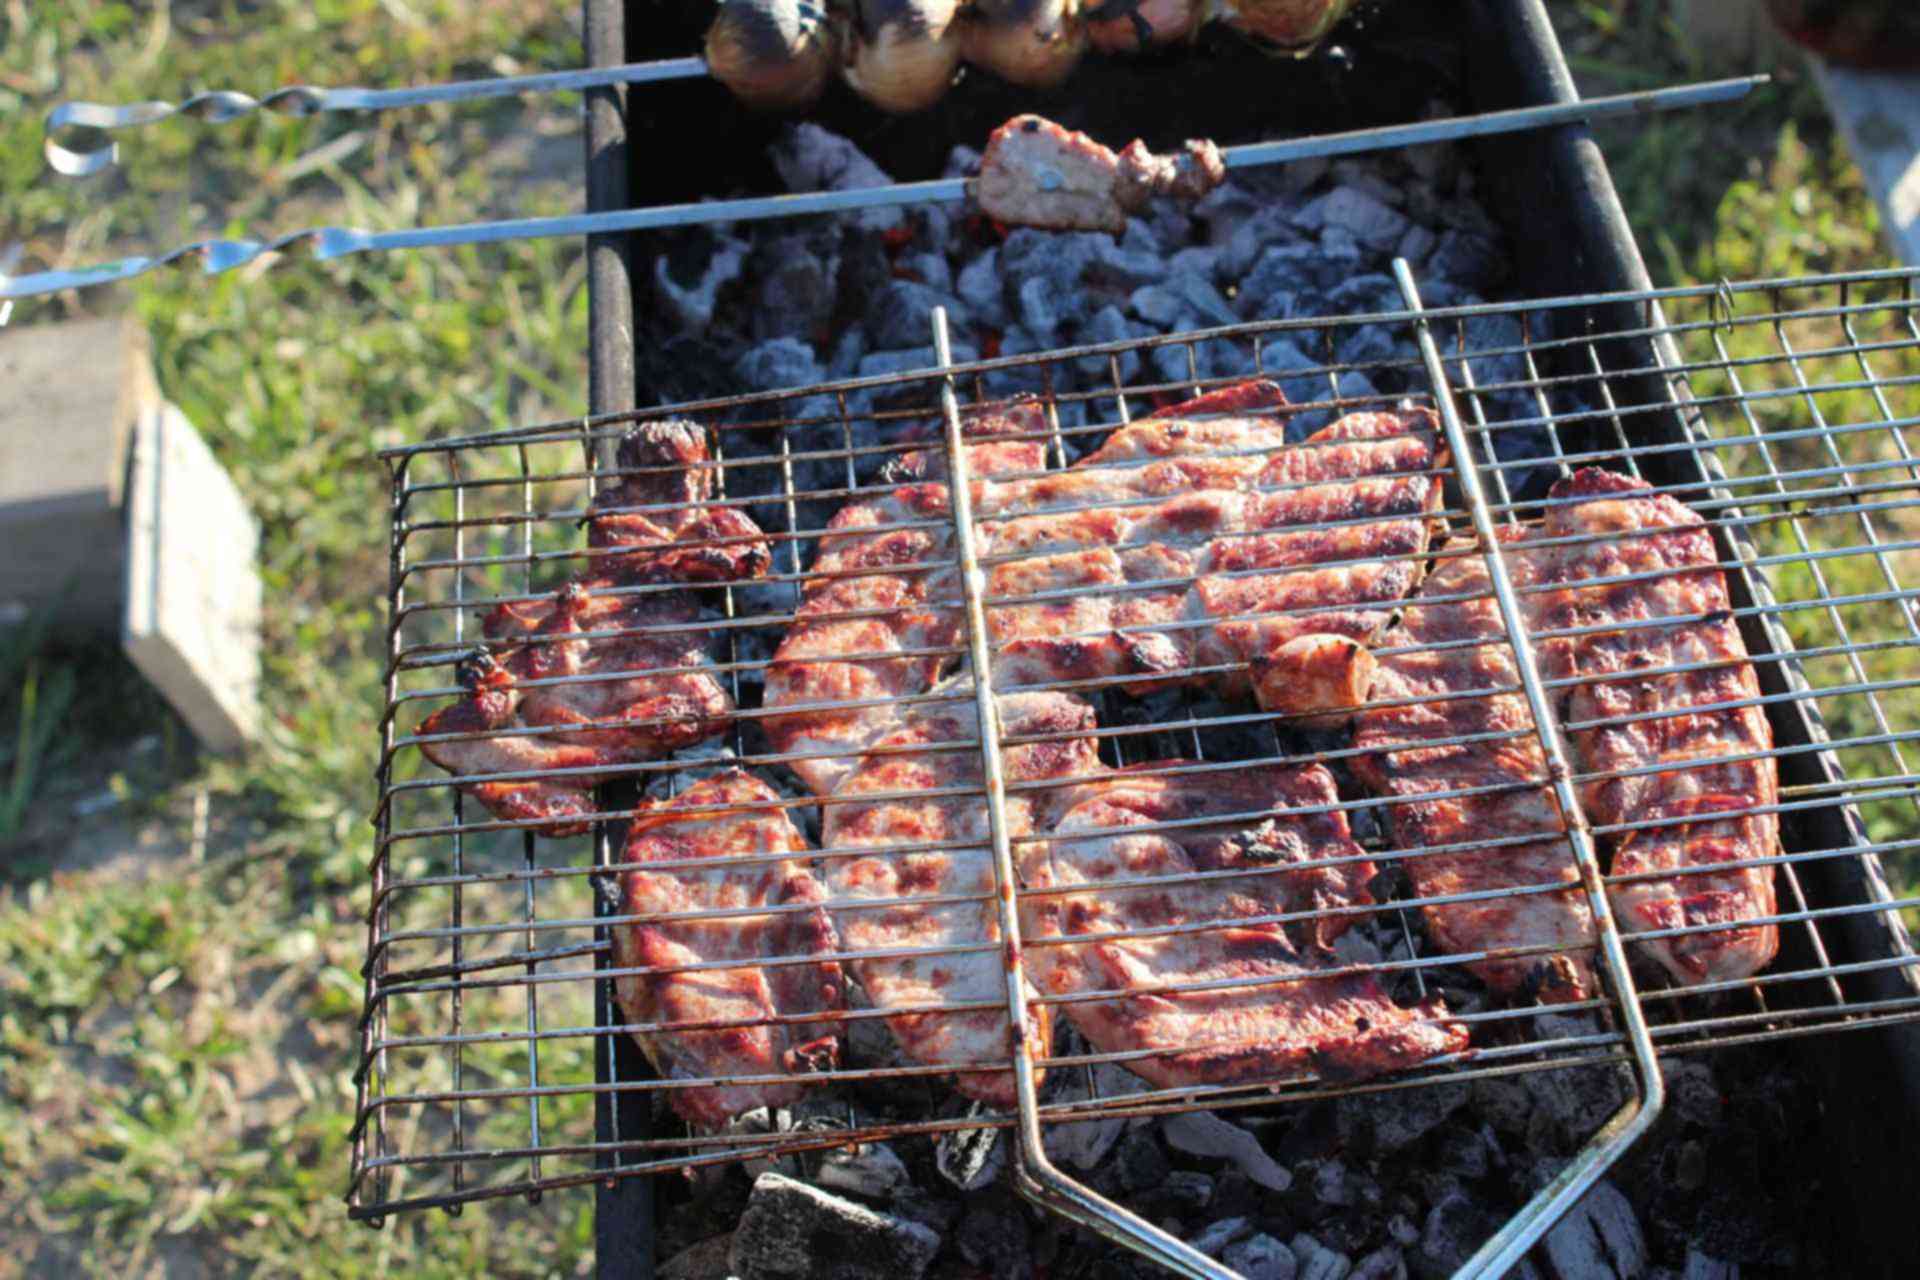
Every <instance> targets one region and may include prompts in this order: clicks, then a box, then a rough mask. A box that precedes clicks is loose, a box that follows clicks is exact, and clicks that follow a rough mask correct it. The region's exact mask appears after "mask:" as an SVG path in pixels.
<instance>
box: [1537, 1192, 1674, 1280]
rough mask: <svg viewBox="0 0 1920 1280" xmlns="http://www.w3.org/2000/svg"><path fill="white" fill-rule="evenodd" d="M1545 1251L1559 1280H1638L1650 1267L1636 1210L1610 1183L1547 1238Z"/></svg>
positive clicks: (1589, 1195) (1584, 1201) (1590, 1195)
mask: <svg viewBox="0 0 1920 1280" xmlns="http://www.w3.org/2000/svg"><path fill="white" fill-rule="evenodd" d="M1548 1168H1554V1167H1553V1166H1548ZM1555 1171H1556V1172H1557V1168H1556V1169H1555ZM1542 1172H1545V1170H1544V1169H1543V1170H1542ZM1541 1181H1542V1182H1544V1178H1543V1179H1541ZM1542 1247H1543V1248H1544V1249H1545V1250H1546V1254H1547V1257H1548V1259H1549V1260H1551V1261H1552V1263H1553V1269H1554V1271H1555V1272H1556V1273H1557V1274H1558V1275H1559V1277H1560V1280H1639V1277H1640V1276H1642V1275H1644V1274H1646V1270H1647V1264H1648V1261H1649V1259H1648V1256H1647V1242H1646V1237H1645V1236H1644V1235H1642V1234H1641V1231H1640V1221H1639V1219H1638V1218H1637V1217H1636V1216H1635V1215H1634V1212H1633V1205H1632V1204H1631V1203H1629V1202H1628V1200H1627V1198H1626V1197H1625V1196H1624V1195H1622V1194H1620V1191H1619V1189H1618V1188H1616V1187H1615V1186H1614V1185H1613V1184H1612V1183H1611V1182H1607V1181H1605V1180H1602V1181H1601V1182H1598V1183H1596V1184H1595V1185H1594V1188H1593V1190H1591V1191H1589V1192H1588V1193H1587V1194H1586V1195H1585V1196H1584V1197H1582V1198H1581V1200H1580V1203H1579V1204H1577V1205H1575V1206H1574V1207H1573V1209H1572V1211H1571V1212H1569V1213H1568V1214H1567V1216H1566V1217H1565V1218H1562V1219H1561V1220H1560V1222H1559V1224H1558V1225H1557V1226H1555V1227H1554V1229H1553V1230H1552V1231H1549V1232H1548V1233H1547V1236H1546V1240H1545V1241H1544V1243H1543V1246H1542Z"/></svg>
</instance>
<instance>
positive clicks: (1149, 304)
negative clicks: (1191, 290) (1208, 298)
mask: <svg viewBox="0 0 1920 1280" xmlns="http://www.w3.org/2000/svg"><path fill="white" fill-rule="evenodd" d="M1127 308H1128V309H1129V310H1130V311H1132V312H1133V314H1134V315H1136V316H1139V317H1140V318H1141V319H1142V320H1145V321H1146V322H1147V323H1148V324H1150V325H1152V326H1153V327H1154V328H1156V329H1158V330H1160V331H1161V332H1163V333H1164V332H1167V331H1168V330H1171V329H1177V328H1179V327H1180V321H1181V320H1182V319H1184V318H1185V317H1186V314H1187V312H1188V310H1189V308H1188V306H1187V302H1186V299H1184V298H1182V297H1181V296H1180V295H1179V294H1178V293H1175V292H1174V291H1173V290H1172V289H1170V288H1168V287H1167V286H1166V285H1163V284H1148V285H1142V286H1140V287H1139V288H1138V289H1135V290H1134V291H1133V292H1132V294H1130V295H1129V296H1128V298H1127Z"/></svg>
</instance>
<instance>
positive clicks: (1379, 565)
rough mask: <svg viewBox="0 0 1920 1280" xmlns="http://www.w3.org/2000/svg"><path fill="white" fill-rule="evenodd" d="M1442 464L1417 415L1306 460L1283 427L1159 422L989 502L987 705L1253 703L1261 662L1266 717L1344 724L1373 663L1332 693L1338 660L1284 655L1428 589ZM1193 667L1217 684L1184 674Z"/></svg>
mask: <svg viewBox="0 0 1920 1280" xmlns="http://www.w3.org/2000/svg"><path fill="white" fill-rule="evenodd" d="M1443 459H1444V454H1443V452H1442V450H1441V447H1440V445H1439V444H1438V442H1437V440H1436V438H1435V435H1434V432H1433V419H1432V415H1431V414H1429V413H1427V412H1426V411H1424V410H1408V411H1403V412H1397V413H1369V414H1351V415H1348V416H1347V417H1345V418H1342V419H1340V420H1339V421H1337V422H1335V423H1333V424H1332V425H1331V426H1328V427H1325V428H1323V429H1322V430H1320V431H1318V432H1315V433H1314V434H1313V435H1311V436H1309V437H1308V438H1307V439H1306V440H1305V441H1303V442H1302V443H1300V444H1298V445H1286V444H1285V443H1284V423H1283V422H1282V421H1280V420H1279V419H1278V418H1277V417H1272V416H1254V417H1228V418H1220V419H1196V420H1187V419H1147V420H1144V421H1142V422H1138V423H1134V424H1132V425H1130V426H1127V427H1122V428H1121V429H1120V430H1118V431H1116V432H1114V433H1113V435H1112V437H1111V438H1109V440H1108V441H1107V443H1106V444H1105V445H1104V446H1103V447H1102V448H1101V449H1099V450H1098V451H1096V452H1094V453H1092V454H1090V455H1088V456H1087V457H1086V458H1084V459H1082V460H1081V461H1080V462H1079V463H1077V464H1076V465H1075V466H1073V467H1071V468H1069V469H1068V470H1066V471H1064V472H1056V473H1053V474H1051V475H1047V476H1043V477H1039V478H1030V479H1018V480H1008V481H1004V482H996V483H989V484H987V485H985V486H983V489H982V493H981V495H980V498H979V501H978V502H977V504H976V510H977V513H978V516H979V519H980V523H981V541H982V543H983V546H984V553H985V554H984V557H983V558H984V559H985V560H986V561H987V562H988V563H989V564H990V565H991V566H992V567H991V571H990V576H989V581H988V591H989V599H990V603H989V606H988V610H987V620H988V626H989V627H990V628H991V630H992V632H993V639H994V642H995V645H996V648H997V654H996V657H995V661H994V681H995V686H996V687H997V688H1012V687H1017V686H1020V685H1032V684H1041V683H1047V682H1052V681H1068V680H1088V679H1097V678H1101V677H1116V676H1123V677H1133V679H1129V680H1128V682H1127V687H1129V688H1131V689H1135V690H1142V689H1151V688H1153V687H1156V686H1157V685H1162V684H1165V683H1167V682H1168V680H1169V679H1173V680H1176V681H1177V682H1179V683H1189V684H1207V685H1212V686H1214V687H1217V688H1219V689H1221V690H1222V691H1223V692H1225V693H1228V694H1241V693H1244V692H1246V691H1247V689H1248V688H1249V675H1248V667H1249V664H1250V663H1256V662H1257V663H1258V664H1259V668H1258V670H1259V674H1260V676H1261V687H1262V689H1263V690H1264V691H1265V692H1266V693H1267V695H1268V698H1269V699H1270V701H1268V702H1267V703H1266V704H1265V705H1267V706H1268V708H1269V709H1270V710H1277V711H1284V712H1289V713H1299V714H1302V715H1307V716H1312V717H1314V718H1316V719H1325V718H1327V717H1328V716H1329V715H1331V716H1332V717H1334V718H1337V717H1338V716H1339V715H1340V714H1341V713H1342V712H1343V710H1345V709H1347V708H1351V707H1352V706H1353V705H1355V704H1356V701H1357V700H1359V699H1360V698H1362V697H1363V696H1364V692H1365V690H1364V687H1360V686H1359V684H1358V682H1359V680H1360V679H1361V678H1362V677H1363V676H1364V666H1365V663H1364V659H1362V660H1359V661H1358V662H1357V664H1355V665H1357V667H1359V668H1361V669H1359V670H1349V671H1345V672H1344V674H1343V675H1342V677H1341V678H1329V669H1328V667H1327V663H1326V660H1327V658H1328V656H1329V651H1330V646H1329V644H1328V643H1327V642H1325V641H1323V642H1320V643H1317V644H1311V645H1303V644H1292V643H1291V642H1294V641H1297V640H1301V639H1302V638H1305V637H1311V636H1321V637H1328V638H1330V639H1333V640H1344V641H1347V642H1349V646H1351V645H1355V644H1360V643H1364V642H1368V641H1371V640H1372V639H1373V638H1374V637H1375V636H1376V635H1377V633H1378V632H1379V630H1380V628H1381V627H1383V626H1384V625H1385V624H1386V622H1387V619H1388V617H1389V615H1390V613H1391V610H1392V608H1393V607H1394V605H1395V604H1396V603H1397V602H1398V601H1399V600H1400V599H1401V598H1402V597H1404V596H1405V595H1406V594H1407V592H1408V591H1410V590H1411V589H1412V588H1413V586H1414V584H1415V583H1417V582H1418V581H1419V576H1420V572H1421V569H1422V562H1421V559H1420V556H1421V554H1422V553H1423V552H1424V551H1425V550H1426V547H1427V542H1428V539H1429V537H1430V536H1431V527H1432V518H1433V515H1434V513H1435V512H1436V511H1437V510H1438V507H1439V503H1440V498H1441V484H1440V479H1439V476H1438V475H1437V474H1436V471H1437V468H1438V467H1439V466H1440V465H1441V463H1442V461H1443ZM1326 522H1331V523H1332V527H1330V528H1326V527H1322V528H1306V527H1302V526H1307V525H1313V524H1320V523H1326ZM1346 652H1347V653H1348V654H1349V656H1351V652H1352V650H1351V647H1349V648H1348V649H1347V650H1346ZM1193 667H1208V668H1218V669H1216V670H1213V671H1209V672H1207V673H1206V674H1204V675H1194V676H1180V677H1176V676H1174V674H1173V673H1176V672H1179V671H1181V670H1183V669H1188V668H1193Z"/></svg>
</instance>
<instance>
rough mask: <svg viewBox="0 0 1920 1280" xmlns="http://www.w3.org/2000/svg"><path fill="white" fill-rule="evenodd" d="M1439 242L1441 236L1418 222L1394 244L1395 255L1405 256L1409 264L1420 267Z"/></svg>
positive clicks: (1397, 256) (1398, 256)
mask: <svg viewBox="0 0 1920 1280" xmlns="http://www.w3.org/2000/svg"><path fill="white" fill-rule="evenodd" d="M1439 243H1440V237H1439V236H1437V235H1435V234H1434V233H1433V232H1432V231H1430V230H1428V229H1427V228H1426V227H1423V226H1421V225H1420V224H1419V223H1417V222H1416V223H1414V224H1413V225H1412V226H1410V227H1408V228H1407V233H1406V234H1405V235H1403V236H1401V237H1400V243H1399V244H1397V245H1395V246H1394V250H1393V256H1394V257H1396V258H1405V259H1406V260H1407V265H1408V266H1410V267H1414V268H1418V267H1419V266H1420V264H1421V263H1423V262H1425V261H1426V260H1427V255H1428V254H1430V253H1432V252H1433V248H1434V246H1435V245H1437V244H1439Z"/></svg>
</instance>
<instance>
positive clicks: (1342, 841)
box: [1021, 762, 1467, 1088]
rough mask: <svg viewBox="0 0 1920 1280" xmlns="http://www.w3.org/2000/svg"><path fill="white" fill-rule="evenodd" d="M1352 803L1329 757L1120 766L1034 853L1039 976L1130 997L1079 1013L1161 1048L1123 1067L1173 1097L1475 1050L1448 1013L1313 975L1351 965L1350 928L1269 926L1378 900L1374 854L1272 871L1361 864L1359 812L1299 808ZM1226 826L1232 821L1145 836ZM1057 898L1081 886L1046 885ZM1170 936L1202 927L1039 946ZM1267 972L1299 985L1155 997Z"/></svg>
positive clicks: (1069, 991)
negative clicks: (1210, 768)
mask: <svg viewBox="0 0 1920 1280" xmlns="http://www.w3.org/2000/svg"><path fill="white" fill-rule="evenodd" d="M1166 763H1178V762H1166ZM1146 767H1147V768H1151V769H1155V770H1158V769H1161V768H1164V767H1165V764H1156V765H1152V766H1146ZM1338 799H1339V796H1338V793H1337V792H1336V790H1335V788H1334V781H1333V775H1332V774H1330V773H1328V772H1327V770H1326V769H1324V768H1322V767H1321V766H1318V765H1311V766H1308V767H1306V768H1299V769H1287V768H1260V769H1250V770H1247V771H1244V772H1235V773H1228V774H1205V775H1196V776H1184V777H1165V776H1140V775H1132V776H1130V775H1129V774H1127V773H1121V774H1119V775H1116V776H1114V777H1113V778H1111V779H1110V780H1107V781H1102V782H1097V783H1093V784H1091V785H1087V786H1083V787H1079V788H1076V789H1075V790H1074V791H1073V792H1072V793H1071V798H1070V800H1069V801H1067V802H1066V803H1069V804H1070V808H1068V810H1067V812H1066V813H1065V815H1064V816H1063V817H1062V818H1061V819H1060V821H1059V822H1058V823H1057V824H1056V825H1055V827H1054V830H1053V835H1054V838H1053V839H1052V840H1049V841H1045V842H1036V843H1034V844H1031V845H1028V846H1026V847H1025V849H1024V850H1023V856H1022V868H1021V870H1022V878H1023V879H1024V880H1025V881H1026V886H1027V890H1028V896H1026V897H1025V898H1024V899H1023V905H1022V911H1023V915H1022V931H1023V934H1024V936H1025V939H1026V943H1027V947H1026V955H1027V962H1028V965H1029V966H1030V969H1031V971H1032V973H1033V974H1034V978H1035V981H1036V982H1037V983H1038V984H1039V985H1040V986H1041V987H1042V988H1043V989H1044V990H1045V991H1047V992H1048V993H1049V994H1053V995H1078V994H1085V993H1089V992H1098V991H1113V992H1116V993H1125V994H1116V996H1115V997H1114V998H1112V999H1107V1000H1093V1001H1076V1002H1072V1003H1069V1004H1066V1005H1065V1006H1064V1007H1065V1009H1066V1011H1067V1016H1068V1017H1069V1018H1070V1019H1071V1020H1072V1021H1073V1024H1074V1025H1075V1026H1076V1027H1078V1028H1079V1029H1080V1031H1081V1033H1082V1034H1083V1035H1085V1036H1086V1037H1087V1039H1088V1040H1089V1041H1090V1042H1091V1043H1092V1044H1093V1046H1094V1047H1095V1048H1096V1049H1098V1050H1100V1051H1102V1052H1108V1053H1115V1052H1126V1051H1129V1050H1141V1049H1151V1050H1158V1051H1161V1052H1159V1053H1156V1054H1155V1055H1154V1056H1152V1057H1146V1058H1139V1059H1134V1060H1129V1061H1127V1062H1126V1063H1125V1064H1124V1065H1125V1066H1126V1067H1127V1069H1128V1070H1130V1071H1132V1072H1134V1073H1135V1074H1137V1075H1139V1076H1142V1077H1144V1078H1145V1079H1147V1080H1149V1081H1151V1082H1152V1083H1154V1084H1156V1085H1160V1086H1162V1087H1167V1088H1177V1087H1179V1086H1182V1085H1195V1084H1228V1083H1250V1082H1256V1081H1273V1082H1278V1081H1281V1080H1284V1079H1286V1078H1288V1077H1290V1076H1294V1075H1297V1074H1299V1073H1301V1072H1303V1071H1305V1070H1307V1069H1309V1068H1312V1069H1315V1070H1318V1071H1319V1072H1320V1073H1321V1074H1322V1075H1324V1076H1327V1077H1329V1078H1341V1079H1355V1078H1362V1077H1365V1076H1371V1075H1378V1074H1382V1073H1385V1072H1389V1071H1396V1070H1401V1069H1404V1068H1407V1067H1410V1066H1414V1065H1415V1064H1417V1063H1419V1062H1422V1061H1424V1060H1425V1059H1427V1058H1430V1057H1433V1056H1435V1055H1437V1054H1441V1053H1447V1052H1451V1051H1455V1050H1458V1049H1462V1048H1464V1047H1465V1046H1466V1042H1467V1036H1466V1033H1465V1031H1463V1030H1461V1029H1460V1028H1458V1027H1454V1026H1442V1025H1438V1024H1435V1023H1433V1022H1431V1021H1428V1020H1430V1019H1432V1018H1434V1017H1437V1016H1440V1015H1441V1014H1442V1013H1443V1010H1442V1008H1441V1006H1440V1005H1439V1003H1438V1002H1437V1001H1435V1002H1432V1003H1430V1004H1429V1005H1427V1006H1424V1007H1422V1008H1419V1009H1413V1010H1409V1009H1403V1008H1400V1007H1399V1006H1397V1005H1395V1004H1394V1003H1393V1001H1392V1000H1391V999H1390V998H1388V996H1387V994H1386V992H1385V991H1384V990H1382V989H1381V987H1380V985H1379V983H1378V982H1376V981H1375V980H1374V978H1373V977H1372V976H1371V975H1364V974H1361V975H1354V974H1348V975H1345V976H1341V977H1316V976H1315V974H1316V972H1319V973H1325V972H1326V971H1327V970H1331V969H1336V968H1339V967H1341V964H1342V962H1341V961H1340V960H1338V959H1337V958H1336V957H1335V956H1334V954H1333V952H1332V951H1331V950H1330V949H1329V944H1330V943H1331V942H1332V941H1333V939H1334V937H1335V936H1337V935H1338V934H1339V933H1340V932H1342V931H1343V930H1344V929H1345V927H1346V925H1347V924H1348V923H1349V920H1348V918H1346V917H1341V916H1334V917H1331V918H1322V919H1317V920H1311V921H1302V922H1294V923H1291V924H1286V925H1282V924H1280V923H1277V922H1273V921H1263V920H1261V919H1259V917H1263V916H1272V915H1281V914H1288V913H1295V912H1306V911H1325V910H1329V909H1333V908H1338V907H1343V906H1350V905H1357V904H1364V903H1369V902H1371V901H1372V899H1371V898H1370V897H1369V896H1368V893H1367V890H1366V882H1367V880H1368V879H1369V878H1370V877H1371V876H1372V875H1373V870H1374V869H1373V865H1372V864H1371V863H1369V862H1365V861H1354V862H1350V863H1344V864H1341V865H1338V866H1332V867H1318V868H1310V869H1307V870H1303V871H1297V872H1291V873H1284V874H1275V873H1271V870H1270V869H1272V868H1274V867H1276V866H1285V865H1287V864H1291V863H1299V862H1306V861H1310V860H1315V861H1317V860H1320V859H1327V858H1338V857H1352V858H1355V859H1359V858H1361V857H1362V850H1361V849H1360V846H1359V845H1357V844H1355V843H1354V841H1353V838H1352V836H1351V834H1350V833H1349V831H1348V829H1347V821H1346V817H1345V815H1344V814H1341V813H1339V812H1330V813H1298V812H1296V810H1298V809H1300V808H1302V807H1312V806H1318V805H1331V804H1333V803H1335V802H1336V801H1337V800H1338ZM1211 817H1218V818H1221V819H1223V822H1222V823H1221V825H1219V826H1198V827H1175V828H1171V829H1167V830H1156V831H1139V830H1135V828H1140V827H1144V826H1148V825H1150V824H1160V823H1168V822H1181V821H1191V820H1193V819H1196V818H1211ZM1232 870H1245V871H1247V872H1248V873H1249V874H1247V875H1246V876H1244V877H1235V878H1231V879H1221V880H1210V881H1202V882H1198V883H1192V882H1189V883H1182V884H1167V885H1157V884H1156V885H1152V886H1147V887H1141V888H1131V889H1118V888H1104V887H1102V886H1103V885H1105V884H1106V882H1108V881H1112V880H1115V879H1120V878H1127V879H1133V878H1148V877H1171V876H1178V875H1187V874H1192V873H1195V872H1219V871H1232ZM1262 872H1268V874H1260V873H1262ZM1050 889H1079V890H1081V891H1079V892H1073V893H1060V894H1056V893H1036V891H1038V890H1050ZM1194 926H1206V927H1204V928H1200V929H1194ZM1169 928H1171V929H1181V928H1185V929H1190V930H1193V931H1191V932H1174V933H1164V934H1156V935H1150V936H1144V937H1131V938H1108V939H1106V940H1104V941H1102V940H1089V941H1086V942H1078V943H1067V944H1064V945H1054V944H1052V943H1051V942H1043V941H1042V940H1046V939H1072V938H1079V937H1086V938H1089V939H1098V938H1099V937H1100V936H1101V935H1106V934H1112V933H1118V932H1129V931H1135V930H1145V929H1169ZM1261 978H1273V979H1291V981H1284V982H1281V983H1280V984H1279V985H1273V986H1247V987H1233V988H1227V989H1224V990H1202V991H1193V990H1179V991H1155V990H1152V988H1154V987H1156V986H1160V985H1164V984H1175V985H1179V986H1183V987H1185V986H1191V985H1199V984H1205V983H1213V982H1224V981H1233V980H1248V979H1261Z"/></svg>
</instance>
